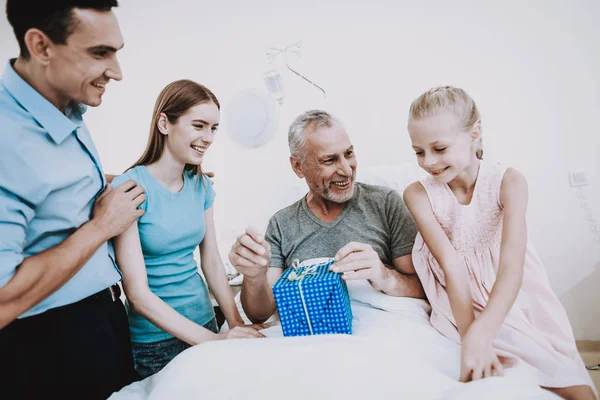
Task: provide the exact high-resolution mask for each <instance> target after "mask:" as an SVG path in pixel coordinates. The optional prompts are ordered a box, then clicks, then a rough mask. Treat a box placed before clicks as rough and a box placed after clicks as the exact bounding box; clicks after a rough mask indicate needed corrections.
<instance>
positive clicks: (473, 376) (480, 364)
mask: <svg viewBox="0 0 600 400" xmlns="http://www.w3.org/2000/svg"><path fill="white" fill-rule="evenodd" d="M477 322H478V321H477V320H475V321H474V322H473V323H472V324H471V326H470V327H469V330H468V331H467V334H466V335H465V337H464V338H463V343H462V351H461V357H460V358H461V362H460V381H461V382H469V381H471V380H473V381H474V380H477V379H482V378H487V377H490V376H501V375H503V374H504V370H503V368H502V364H501V363H500V361H499V360H498V356H497V355H496V351H495V350H494V348H493V346H492V343H493V338H492V337H491V336H490V335H489V334H488V333H487V332H485V330H484V329H483V328H481V327H480V326H481V324H478V323H477Z"/></svg>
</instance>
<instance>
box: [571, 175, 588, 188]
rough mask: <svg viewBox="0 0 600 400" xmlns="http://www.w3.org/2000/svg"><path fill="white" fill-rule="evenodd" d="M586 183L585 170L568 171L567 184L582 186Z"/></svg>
mask: <svg viewBox="0 0 600 400" xmlns="http://www.w3.org/2000/svg"><path fill="white" fill-rule="evenodd" d="M587 184H588V180H587V175H586V174H585V171H572V172H569V185H571V186H584V185H587Z"/></svg>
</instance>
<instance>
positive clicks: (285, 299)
mask: <svg viewBox="0 0 600 400" xmlns="http://www.w3.org/2000/svg"><path fill="white" fill-rule="evenodd" d="M304 264H306V262H305V263H303V264H301V265H300V266H294V267H292V268H288V269H286V270H285V271H284V272H283V274H282V275H281V277H280V278H279V280H278V281H277V282H275V285H274V286H273V295H274V297H275V302H276V303H277V310H278V311H279V319H280V320H281V326H282V328H283V335H284V336H307V335H319V334H327V333H346V334H351V333H352V309H351V307H350V296H349V295H348V287H347V286H346V282H344V280H343V279H342V278H341V275H340V274H338V273H335V272H331V271H329V266H330V265H331V264H333V259H327V261H324V262H321V263H318V264H308V265H304Z"/></svg>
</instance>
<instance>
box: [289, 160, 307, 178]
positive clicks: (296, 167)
mask: <svg viewBox="0 0 600 400" xmlns="http://www.w3.org/2000/svg"><path fill="white" fill-rule="evenodd" d="M290 164H291V165H292V169H293V170H294V172H295V173H296V175H297V176H298V178H304V172H302V163H301V162H300V160H298V159H297V158H296V157H294V156H290Z"/></svg>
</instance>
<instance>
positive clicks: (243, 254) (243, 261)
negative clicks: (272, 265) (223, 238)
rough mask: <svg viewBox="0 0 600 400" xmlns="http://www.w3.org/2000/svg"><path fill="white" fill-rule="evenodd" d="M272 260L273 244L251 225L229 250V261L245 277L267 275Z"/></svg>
mask: <svg viewBox="0 0 600 400" xmlns="http://www.w3.org/2000/svg"><path fill="white" fill-rule="evenodd" d="M270 260H271V246H270V245H269V242H267V241H266V240H265V238H264V236H263V235H262V234H261V233H260V232H258V230H257V229H255V228H253V227H249V228H247V229H246V233H244V234H243V235H241V236H239V237H238V238H237V240H236V241H235V243H234V244H233V246H232V247H231V251H230V252H229V262H231V265H233V266H234V267H235V269H237V270H238V271H239V272H240V273H241V274H243V275H244V277H248V278H250V279H252V278H256V277H258V276H260V275H266V273H267V270H268V269H269V261H270Z"/></svg>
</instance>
